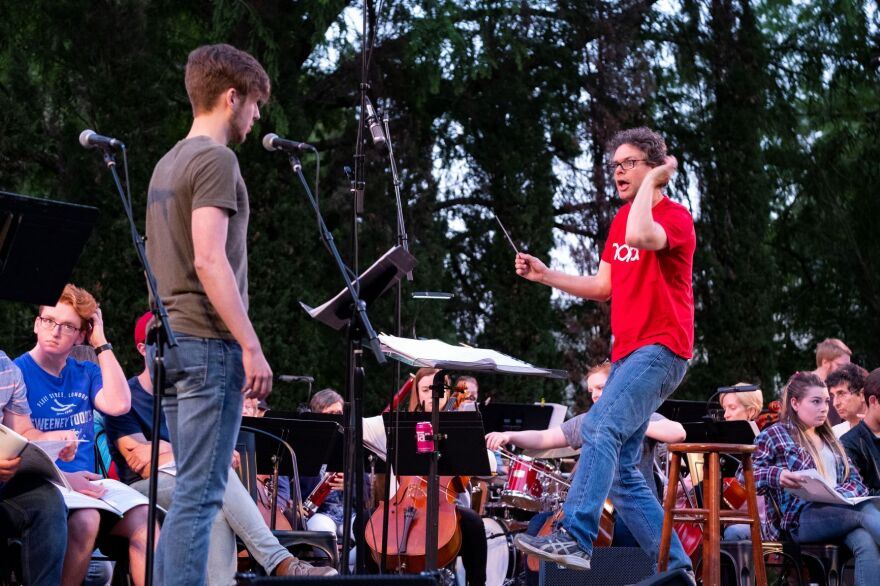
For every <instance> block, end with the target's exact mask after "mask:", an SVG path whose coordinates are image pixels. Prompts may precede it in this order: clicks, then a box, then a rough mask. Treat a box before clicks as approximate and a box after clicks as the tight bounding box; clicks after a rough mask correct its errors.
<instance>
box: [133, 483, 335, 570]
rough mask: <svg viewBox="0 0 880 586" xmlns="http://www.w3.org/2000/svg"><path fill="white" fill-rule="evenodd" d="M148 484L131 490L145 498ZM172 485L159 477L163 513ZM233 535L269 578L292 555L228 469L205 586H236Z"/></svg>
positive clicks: (213, 526)
mask: <svg viewBox="0 0 880 586" xmlns="http://www.w3.org/2000/svg"><path fill="white" fill-rule="evenodd" d="M149 482H150V481H149V480H139V481H138V482H135V483H134V484H132V485H131V486H132V488H134V489H136V490H138V491H139V492H141V493H143V494H145V495H146V494H148V492H149V490H150V485H149ZM175 484H176V482H175V478H174V476H172V475H170V474H165V473H164V472H160V473H159V480H158V486H159V490H158V498H157V502H158V503H159V506H160V507H162V508H164V509H166V510H167V509H169V508H170V507H171V498H172V494H173V492H174V486H175ZM334 531H335V528H334ZM236 535H237V536H238V537H240V538H241V541H242V543H244V545H245V547H247V549H248V551H249V552H251V554H252V555H253V556H254V559H255V560H257V563H258V564H260V565H261V566H263V569H265V570H266V573H267V574H271V573H272V571H273V570H274V569H275V566H277V565H278V564H280V563H281V562H282V561H284V560H285V559H286V558H289V557H291V554H290V553H289V552H288V551H287V550H286V549H285V548H284V547H283V546H282V545H281V544H280V543H279V542H278V539H276V538H275V536H274V535H272V532H271V531H270V530H269V527H268V526H267V525H266V522H265V521H263V516H262V515H261V514H260V510H259V509H258V508H257V504H256V503H255V502H254V499H253V498H251V495H250V493H249V492H248V491H247V489H246V488H245V487H244V485H243V484H242V483H241V480H240V479H239V478H238V475H237V474H236V473H235V472H234V471H233V470H232V468H230V469H229V480H228V482H227V483H226V492H225V493H224V494H223V507H222V508H221V509H220V514H218V515H217V517H216V518H215V519H214V524H213V525H212V526H211V542H210V545H209V547H208V580H207V582H206V583H207V585H208V586H230V585H232V584H235V573H236V572H237V571H238V563H237V562H238V557H237V556H238V551H237V549H238V548H237V545H236V543H235V536H236Z"/></svg>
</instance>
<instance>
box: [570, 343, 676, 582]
mask: <svg viewBox="0 0 880 586" xmlns="http://www.w3.org/2000/svg"><path fill="white" fill-rule="evenodd" d="M686 370H687V361H686V360H685V359H684V358H681V357H679V356H676V355H675V354H674V353H672V351H670V350H669V349H668V348H666V347H664V346H661V345H659V344H654V345H651V346H644V347H642V348H639V349H638V350H636V351H634V352H632V353H631V354H629V355H627V356H626V357H624V358H621V359H620V360H618V361H617V362H615V363H614V364H613V365H612V366H611V374H610V375H609V377H608V381H607V382H606V383H605V390H604V391H603V392H602V399H601V400H600V401H598V402H597V403H596V404H595V405H593V407H592V408H591V409H590V411H589V412H588V413H587V414H586V415H585V416H584V422H583V424H582V426H581V438H582V439H583V448H582V449H581V457H580V461H579V462H578V467H577V472H576V473H575V476H574V480H573V481H572V484H571V488H570V489H569V491H568V498H567V499H566V501H565V505H564V510H565V519H564V521H563V526H564V527H565V529H566V530H567V531H568V532H569V533H570V534H571V535H572V536H573V537H574V538H575V539H577V541H578V544H579V545H580V546H581V548H583V550H584V551H586V552H588V553H592V551H593V540H595V539H596V535H597V533H598V528H599V516H600V514H601V511H602V503H603V502H604V500H605V498H606V497H607V498H609V499H611V502H612V503H613V504H614V507H615V510H616V511H617V514H618V515H619V516H620V518H621V520H622V521H623V522H624V523H626V526H627V527H628V528H629V530H630V531H631V532H632V534H633V536H634V537H635V538H636V541H638V543H639V546H640V547H641V548H642V549H643V550H644V551H645V553H646V554H647V555H649V556H651V557H653V558H654V559H657V557H658V556H659V552H660V530H661V528H662V526H663V508H662V507H661V506H660V503H659V501H658V500H657V498H656V497H655V496H654V495H653V494H652V493H651V489H650V488H648V483H647V481H646V480H645V477H644V476H642V474H641V472H639V460H640V457H641V450H642V441H643V439H644V437H645V430H646V429H647V428H648V420H649V419H650V417H651V414H652V413H654V412H655V411H656V410H657V408H658V407H659V406H660V404H661V403H663V401H665V400H666V399H667V398H668V397H669V396H670V395H671V394H672V392H673V391H674V390H675V389H676V387H678V385H679V383H680V382H681V379H682V378H684V373H685V371H686ZM610 471H616V474H612V473H610ZM669 556H670V557H669V567H668V569H670V570H675V569H678V568H685V569H690V568H691V561H690V558H688V556H687V555H686V554H685V552H684V548H682V546H681V542H680V541H679V540H678V537H677V536H676V535H675V533H674V532H673V535H672V545H671V547H670V551H669Z"/></svg>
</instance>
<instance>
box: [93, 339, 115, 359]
mask: <svg viewBox="0 0 880 586" xmlns="http://www.w3.org/2000/svg"><path fill="white" fill-rule="evenodd" d="M112 349H113V344H111V343H110V342H107V343H106V344H101V345H100V346H98V347H97V348H95V356H97V355H98V354H100V353H101V352H103V351H104V350H112Z"/></svg>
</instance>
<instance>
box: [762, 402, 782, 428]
mask: <svg viewBox="0 0 880 586" xmlns="http://www.w3.org/2000/svg"><path fill="white" fill-rule="evenodd" d="M781 411H782V403H780V402H779V401H772V402H771V403H770V404H769V405H767V410H766V411H765V412H764V413H761V414H760V415H758V418H757V419H756V420H755V423H756V424H757V425H758V429H761V430H763V429H764V428H765V427H767V426H768V425H772V424H774V423H776V422H777V421H779V413H780V412H781Z"/></svg>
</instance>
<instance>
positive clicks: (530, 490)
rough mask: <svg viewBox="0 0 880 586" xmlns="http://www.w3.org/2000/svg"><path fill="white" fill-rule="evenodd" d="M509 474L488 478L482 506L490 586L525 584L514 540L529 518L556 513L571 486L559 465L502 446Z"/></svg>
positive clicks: (519, 554) (522, 562)
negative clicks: (518, 453)
mask: <svg viewBox="0 0 880 586" xmlns="http://www.w3.org/2000/svg"><path fill="white" fill-rule="evenodd" d="M499 452H500V454H501V457H502V458H504V459H505V460H507V462H508V466H507V477H506V478H504V477H503V476H497V477H493V478H491V479H486V480H487V482H486V484H487V485H488V492H487V494H486V496H485V498H484V499H483V502H482V504H481V505H480V507H479V508H480V513H481V515H482V516H483V526H484V528H485V531H486V540H487V542H488V558H487V560H488V561H487V565H486V585H487V586H511V585H514V584H524V583H525V564H524V558H523V556H522V554H521V553H520V552H519V551H518V550H517V549H516V548H515V547H514V545H513V541H514V538H515V537H516V535H517V534H518V533H522V532H524V531H525V530H526V528H527V527H528V525H529V523H528V522H529V521H530V520H531V519H532V518H534V517H535V516H537V515H538V514H542V513H543V514H542V515H541V518H542V519H545V518H546V517H547V515H552V514H553V513H555V512H556V511H557V510H558V509H559V508H560V507H561V506H562V503H563V502H564V501H565V496H566V494H567V492H568V488H569V486H570V484H569V482H568V480H567V478H566V476H565V475H563V474H562V473H561V472H560V471H559V469H558V468H557V467H556V466H553V465H552V464H551V463H550V462H548V461H545V460H538V459H535V458H530V457H528V456H522V455H517V454H514V453H512V452H509V451H507V450H505V449H503V448H501V449H499Z"/></svg>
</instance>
